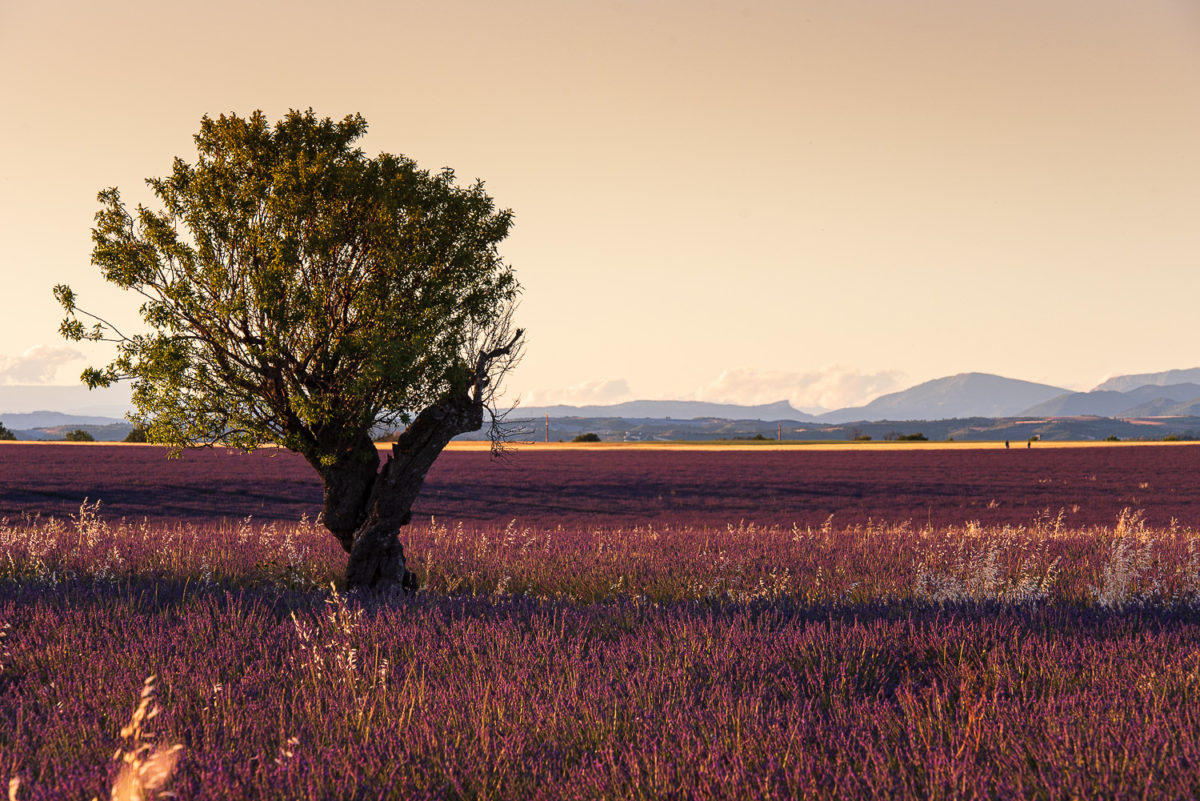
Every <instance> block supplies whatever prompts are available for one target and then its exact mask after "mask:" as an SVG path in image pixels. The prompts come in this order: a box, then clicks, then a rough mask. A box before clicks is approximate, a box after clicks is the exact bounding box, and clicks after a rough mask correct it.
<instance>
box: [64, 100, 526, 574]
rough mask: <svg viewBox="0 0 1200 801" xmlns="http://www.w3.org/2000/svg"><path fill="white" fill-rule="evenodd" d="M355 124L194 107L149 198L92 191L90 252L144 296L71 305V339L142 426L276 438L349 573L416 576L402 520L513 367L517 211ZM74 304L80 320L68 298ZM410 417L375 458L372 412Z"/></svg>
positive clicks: (236, 443) (161, 433)
mask: <svg viewBox="0 0 1200 801" xmlns="http://www.w3.org/2000/svg"><path fill="white" fill-rule="evenodd" d="M366 129H367V123H366V121H365V120H364V119H363V118H362V117H361V116H358V115H354V116H349V117H346V118H345V119H343V120H342V121H340V122H335V121H333V120H331V119H328V118H326V119H318V118H317V117H316V116H314V114H313V112H312V110H311V109H310V110H308V111H307V112H299V111H291V112H289V113H288V114H287V116H285V117H284V118H283V119H282V120H281V121H279V122H278V123H276V124H275V125H274V126H271V125H270V124H269V123H268V121H267V120H266V118H265V116H264V115H263V114H262V112H260V111H256V112H254V113H253V114H251V115H250V116H249V117H247V118H244V119H243V118H240V117H237V116H235V115H230V116H224V115H222V116H221V117H219V118H217V119H211V118H209V117H207V116H205V117H204V118H203V119H202V120H201V123H200V132H199V133H198V134H197V135H196V136H195V142H196V148H197V153H198V158H197V160H196V163H195V164H188V163H187V162H185V161H183V160H181V159H178V158H177V159H175V162H174V167H173V169H172V171H171V174H170V175H169V176H167V177H165V178H157V179H148V180H147V182H146V183H147V184H148V185H149V187H150V188H151V190H152V191H153V193H154V195H155V196H156V197H157V198H158V200H159V201H160V202H161V204H162V209H161V210H150V209H147V208H145V207H143V206H140V205H139V206H138V207H137V209H136V212H134V213H131V212H130V211H129V210H127V209H126V206H125V204H124V203H123V202H122V201H121V196H120V194H119V192H118V191H117V189H116V188H109V189H105V190H104V191H102V192H100V194H99V200H100V203H101V210H100V211H99V212H98V213H97V214H96V227H95V228H94V229H93V230H92V239H93V241H94V242H95V247H94V249H93V251H92V263H93V264H95V265H96V266H97V267H99V268H100V271H101V273H102V274H103V276H104V278H105V279H106V280H108V281H110V282H112V283H114V284H116V285H118V286H120V287H122V288H123V289H127V290H132V291H133V292H136V293H137V294H138V295H140V296H141V298H142V300H143V302H142V305H141V316H142V319H143V320H144V321H145V323H146V325H147V327H148V331H149V333H145V334H137V335H133V336H126V335H125V334H123V333H121V332H120V331H119V330H117V329H116V328H115V327H114V326H113V325H111V324H110V323H108V322H107V321H105V320H104V319H102V318H100V317H98V316H96V315H93V314H90V313H88V312H86V311H84V310H82V309H80V308H79V307H77V306H76V297H75V293H74V292H73V291H72V290H71V289H70V288H69V287H67V286H64V285H59V286H57V287H55V289H54V294H55V297H56V298H57V299H58V301H59V302H60V303H61V304H62V306H63V307H64V308H65V309H66V312H67V315H66V319H64V320H63V323H62V327H61V329H60V330H61V332H62V334H63V336H65V337H66V338H67V339H70V340H93V341H100V340H104V341H114V342H116V343H117V356H116V358H115V359H114V361H113V362H112V363H111V364H109V365H107V366H106V367H104V368H103V369H96V368H89V369H87V370H85V371H84V373H83V376H82V379H83V381H84V383H86V384H87V385H88V386H89V387H93V388H94V387H99V386H108V385H111V384H112V383H113V382H116V381H119V380H123V379H129V380H131V381H132V390H133V401H134V405H135V406H136V409H137V411H136V412H135V413H134V414H133V415H131V420H132V422H133V423H134V424H135V425H138V426H141V427H143V428H145V429H146V430H147V432H148V434H149V438H150V440H151V441H154V442H161V443H166V444H169V445H172V446H174V447H176V448H186V447H199V446H211V445H214V444H225V445H229V446H232V447H236V448H240V449H243V450H251V449H254V448H256V447H258V446H260V445H264V444H267V443H277V444H279V445H282V446H283V447H286V448H289V449H290V450H293V451H296V452H297V453H300V454H302V455H303V456H304V458H305V459H306V460H308V463H309V464H311V465H312V466H313V468H315V469H316V471H317V472H318V473H319V474H320V476H321V480H322V481H323V482H324V511H323V513H322V517H321V519H322V521H323V522H324V525H325V527H326V528H328V529H329V531H330V532H332V534H333V535H334V536H335V537H336V538H337V540H338V542H340V543H341V545H342V547H343V548H344V549H345V550H346V552H347V553H348V554H349V557H348V563H347V568H346V585H347V586H349V587H374V588H387V587H389V586H394V585H400V586H402V587H404V588H405V589H412V588H414V587H415V586H416V582H415V579H414V577H413V576H412V574H411V573H410V572H409V571H408V570H407V569H406V565H405V558H404V549H403V547H402V546H401V544H400V542H399V538H398V533H399V530H400V528H401V527H402V526H404V525H406V524H407V523H408V522H409V520H410V519H411V512H410V510H411V508H412V504H413V502H414V500H415V499H416V497H417V495H418V493H419V492H420V490H421V485H422V484H423V483H424V480H425V475H426V473H427V472H428V470H429V468H430V467H431V466H432V465H433V462H434V460H435V459H436V458H437V456H438V454H440V453H441V451H442V449H443V448H444V447H445V446H446V444H447V443H448V442H449V441H450V439H451V438H452V437H454V436H456V435H458V434H461V433H464V432H467V431H475V430H478V429H480V428H482V426H483V423H484V412H485V411H487V412H489V413H490V415H489V416H490V418H491V424H492V435H493V440H492V441H493V445H494V446H496V445H498V443H499V442H500V440H501V437H502V432H501V431H500V429H501V427H502V426H501V417H500V416H498V415H496V414H495V407H494V405H493V396H494V393H495V392H496V390H497V387H498V384H499V381H500V379H501V378H502V376H503V375H504V374H505V373H506V372H508V371H509V370H510V369H512V367H513V366H514V365H515V364H516V362H517V360H518V359H519V357H520V350H521V346H522V344H523V340H522V337H523V331H522V330H521V329H519V328H518V329H513V328H512V310H513V304H514V302H515V300H516V297H517V294H518V292H519V290H520V285H519V284H518V283H517V280H516V278H515V277H514V276H513V273H512V269H511V268H510V267H508V266H507V265H506V264H505V263H504V262H503V261H502V259H501V258H500V256H499V254H498V251H497V245H498V243H499V242H500V241H501V240H503V239H504V237H505V236H506V235H507V234H508V231H509V227H510V226H511V224H512V213H511V212H510V211H509V210H497V209H496V207H495V204H494V203H493V201H492V199H491V198H490V197H489V196H488V195H487V194H486V193H485V192H484V188H483V184H482V182H476V183H474V184H472V185H471V186H467V187H462V186H458V185H457V184H456V183H455V180H454V173H453V172H452V171H451V170H449V169H444V170H442V171H441V172H437V173H431V172H428V171H425V170H421V169H419V168H418V167H417V165H416V164H415V163H414V162H413V161H412V160H411V159H408V158H406V157H404V156H394V155H390V154H386V153H384V154H380V155H379V156H377V157H375V158H367V157H366V156H364V155H363V152H362V150H360V149H358V148H357V147H355V146H354V143H355V141H356V140H357V139H359V138H360V137H361V136H362V135H363V134H364V133H365V132H366ZM81 316H83V317H86V318H88V320H87V324H86V325H85V323H84V322H83V320H81V319H80V317H81ZM398 424H399V425H403V426H405V428H404V431H403V433H402V434H401V435H400V437H399V441H398V442H396V443H395V445H394V446H393V448H392V454H391V456H389V457H388V459H387V461H386V463H385V464H383V465H382V467H381V466H380V458H379V455H378V452H377V451H376V449H375V445H374V444H373V443H372V440H371V433H372V431H373V430H378V429H382V428H386V427H388V426H393V427H395V426H397V425H398Z"/></svg>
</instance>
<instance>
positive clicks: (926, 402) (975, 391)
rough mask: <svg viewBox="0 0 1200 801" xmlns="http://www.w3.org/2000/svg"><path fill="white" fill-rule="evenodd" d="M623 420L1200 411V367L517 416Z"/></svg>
mask: <svg viewBox="0 0 1200 801" xmlns="http://www.w3.org/2000/svg"><path fill="white" fill-rule="evenodd" d="M547 414H548V415H549V416H550V417H551V418H564V417H581V418H605V417H613V418H622V419H630V420H665V419H675V420H687V419H698V418H716V419H725V420H759V421H781V420H791V421H797V422H818V423H849V422H859V421H862V422H870V421H881V420H951V419H965V418H976V417H979V418H1014V417H1139V418H1140V417H1190V416H1193V415H1197V416H1200V368H1195V369H1190V370H1168V371H1166V372H1162V373H1144V374H1140V375H1128V376H1116V377H1114V378H1110V379H1108V380H1107V381H1105V382H1103V383H1102V384H1100V385H1099V386H1097V387H1096V388H1095V389H1093V390H1091V391H1089V392H1072V391H1071V390H1069V389H1066V388H1064V387H1057V386H1054V385H1052V384H1038V383H1034V382H1032V381H1021V380H1018V379H1015V378H1005V377H1004V376H998V375H991V374H989V373H960V374H959V375H953V376H946V377H945V378H935V379H933V380H932V381H926V382H924V383H921V384H917V385H916V386H914V387H910V388H908V389H905V390H901V391H899V392H892V393H889V394H887V395H881V396H880V397H878V398H876V399H875V400H873V401H871V402H870V403H867V404H865V405H863V406H853V407H847V408H844V409H836V410H833V411H830V412H825V413H823V414H819V415H812V414H806V413H804V412H801V411H799V410H797V409H796V408H794V407H793V406H792V405H791V404H790V403H788V402H787V401H779V402H778V403H772V404H766V405H760V406H736V405H730V404H708V403H699V402H695V401H630V402H627V403H620V404H615V405H612V406H539V407H517V408H516V409H514V410H513V412H512V417H513V418H519V419H530V420H536V419H537V418H542V417H545V416H546V415H547Z"/></svg>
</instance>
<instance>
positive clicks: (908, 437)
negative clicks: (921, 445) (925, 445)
mask: <svg viewBox="0 0 1200 801" xmlns="http://www.w3.org/2000/svg"><path fill="white" fill-rule="evenodd" d="M896 439H897V441H899V442H929V437H927V436H925V435H924V434H922V433H921V432H920V431H918V432H917V433H915V434H901V435H900V436H898V437H896Z"/></svg>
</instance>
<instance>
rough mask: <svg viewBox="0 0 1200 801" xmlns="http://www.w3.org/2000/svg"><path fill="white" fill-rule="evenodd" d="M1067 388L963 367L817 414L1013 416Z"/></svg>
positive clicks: (831, 419) (825, 418) (832, 418)
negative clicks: (863, 402) (865, 401)
mask: <svg viewBox="0 0 1200 801" xmlns="http://www.w3.org/2000/svg"><path fill="white" fill-rule="evenodd" d="M1066 392H1067V390H1065V389H1063V388H1062V387H1054V386H1050V385H1049V384H1036V383H1034V382H1032V381H1020V380H1017V379H1015V378H1004V377H1003V376H998V375H991V374H989V373H961V374H959V375H954V376H949V377H947V378H937V379H934V380H933V381H926V382H925V383H924V384H918V385H917V386H915V387H912V388H911V389H906V390H902V391H900V392H893V393H891V394H889V395H883V396H881V397H879V398H876V399H875V400H873V401H871V402H870V403H868V404H867V405H865V406H856V407H851V408H848V409H838V410H837V411H834V412H828V413H827V414H823V415H821V417H820V420H821V421H822V422H827V423H849V422H854V421H856V420H944V419H950V418H959V417H1016V416H1018V415H1019V414H1021V412H1023V411H1024V410H1025V409H1028V408H1029V407H1030V406H1033V405H1035V404H1038V403H1042V402H1044V401H1047V400H1050V399H1051V398H1054V397H1057V396H1059V395H1062V394H1064V393H1066Z"/></svg>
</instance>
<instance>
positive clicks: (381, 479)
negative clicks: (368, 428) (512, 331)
mask: <svg viewBox="0 0 1200 801" xmlns="http://www.w3.org/2000/svg"><path fill="white" fill-rule="evenodd" d="M483 408H484V404H483V403H482V401H480V400H477V399H475V398H473V397H471V395H470V394H469V393H467V392H463V393H461V394H457V395H452V396H450V397H449V398H446V399H444V400H442V401H440V402H439V403H436V404H434V405H432V406H430V407H428V408H427V409H425V410H424V411H422V412H421V413H420V414H419V415H417V417H416V419H415V420H413V421H412V423H411V424H409V426H408V428H407V429H405V431H404V433H403V434H401V435H400V439H399V440H398V441H397V442H396V443H395V445H393V446H392V455H391V456H390V457H389V458H388V460H387V462H386V463H385V464H384V465H383V467H382V469H379V467H378V465H379V456H378V454H377V452H376V450H375V446H374V444H373V443H371V442H370V440H366V442H365V445H360V446H359V447H358V448H356V449H355V451H354V453H353V454H352V456H351V457H350V458H348V459H347V460H346V461H345V462H344V463H341V464H338V465H335V466H332V467H329V468H325V469H322V471H321V476H322V479H323V480H324V482H325V512H324V523H325V526H326V528H328V529H329V530H330V531H331V532H333V534H334V536H336V537H337V538H338V541H339V542H341V544H342V547H343V548H345V549H346V551H347V552H348V553H349V554H350V558H349V561H348V563H347V565H346V586H347V587H348V588H356V587H370V588H374V589H387V588H389V587H394V586H400V587H402V588H403V589H405V590H415V589H416V586H417V584H416V577H415V576H413V574H412V573H411V572H409V570H408V567H407V563H406V561H405V557H404V548H403V546H402V545H401V544H400V539H399V533H400V529H401V528H403V527H404V526H406V525H408V523H409V521H410V520H411V519H412V505H413V503H414V502H415V501H416V499H417V496H418V495H419V494H420V492H421V487H422V486H423V485H424V484H425V476H426V474H427V473H428V472H429V468H431V467H432V466H433V463H434V461H435V460H436V459H437V457H438V455H439V454H441V452H442V450H443V449H444V448H445V447H446V445H447V444H448V443H449V442H450V440H451V439H453V438H454V437H456V436H458V435H459V434H463V433H466V432H468V431H477V430H479V429H480V428H482V427H483ZM368 448H369V450H367V449H368ZM367 465H370V468H369V470H368V468H367Z"/></svg>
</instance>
